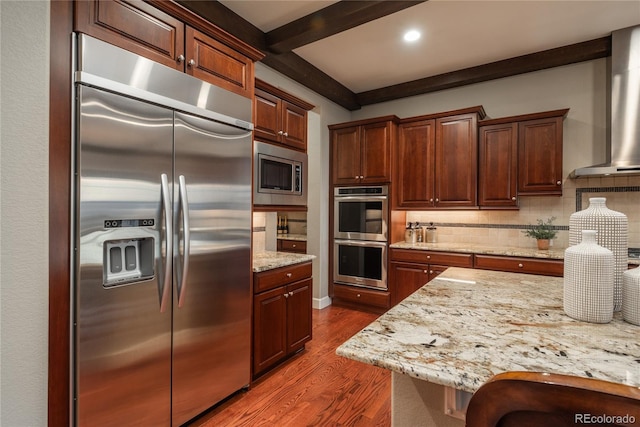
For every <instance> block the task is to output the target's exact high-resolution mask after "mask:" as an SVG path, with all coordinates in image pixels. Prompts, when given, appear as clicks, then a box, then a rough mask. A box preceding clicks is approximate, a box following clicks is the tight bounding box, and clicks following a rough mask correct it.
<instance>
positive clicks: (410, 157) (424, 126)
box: [393, 119, 436, 208]
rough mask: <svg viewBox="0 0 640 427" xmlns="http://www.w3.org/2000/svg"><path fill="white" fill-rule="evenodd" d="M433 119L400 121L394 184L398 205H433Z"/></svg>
mask: <svg viewBox="0 0 640 427" xmlns="http://www.w3.org/2000/svg"><path fill="white" fill-rule="evenodd" d="M435 140H436V135H435V120H433V119H432V120H419V121H416V122H409V123H402V124H400V126H399V127H398V152H397V162H398V165H397V166H396V174H395V179H394V182H393V187H394V188H396V191H395V193H396V195H397V203H396V205H397V207H401V208H423V207H431V206H434V200H435V195H434V190H435V188H434V185H433V184H434V181H435V162H434V156H435Z"/></svg>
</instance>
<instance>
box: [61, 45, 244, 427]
mask: <svg viewBox="0 0 640 427" xmlns="http://www.w3.org/2000/svg"><path fill="white" fill-rule="evenodd" d="M74 44H75V47H74V49H75V51H76V53H77V54H76V59H75V64H74V68H75V70H76V71H75V72H74V76H73V78H74V82H75V84H74V88H75V89H74V90H75V98H76V103H75V112H74V117H75V123H74V128H75V137H74V151H73V153H74V154H73V155H74V158H73V159H72V160H73V164H74V165H75V166H74V177H73V180H72V181H73V191H74V197H73V199H74V206H72V209H73V212H74V215H75V217H74V225H75V226H74V233H73V236H72V239H73V242H74V245H73V246H74V265H73V273H74V274H73V309H74V313H73V319H74V324H73V343H72V352H73V355H74V357H73V363H74V367H73V370H72V371H73V372H74V378H73V382H72V384H73V387H74V391H73V396H74V402H72V405H73V407H74V424H75V425H79V426H124V425H140V426H163V425H166V426H169V425H174V426H175V425H181V424H183V423H185V422H186V421H188V420H190V419H192V418H193V417H195V416H197V415H198V414H200V413H201V412H202V411H204V410H206V409H207V408H209V407H211V406H212V405H215V404H216V403H217V402H219V401H220V400H221V399H224V398H225V397H227V396H229V395H230V394H232V393H234V392H235V391H237V390H239V389H242V388H243V387H245V386H247V385H248V384H249V381H250V342H251V340H250V328H251V305H250V304H251V297H250V274H251V265H250V253H251V244H250V241H251V240H250V238H251V170H252V168H251V158H252V139H251V129H252V125H251V123H250V122H251V100H250V99H248V98H245V97H242V96H239V95H236V94H234V93H231V92H229V91H226V90H223V89H220V88H218V87H215V86H212V85H209V84H207V83H204V82H202V81H200V80H197V79H195V78H192V77H190V76H188V75H186V74H184V73H180V72H178V71H175V70H173V69H170V68H168V67H165V66H163V65H160V64H156V63H154V62H152V61H149V60H147V59H145V58H142V57H139V56H137V55H134V54H131V53H129V52H126V51H124V50H121V49H119V48H116V47H114V46H111V45H108V44H106V43H103V42H101V41H98V40H96V39H93V38H91V37H87V36H86V35H78V36H77V37H76V38H75V39H74Z"/></svg>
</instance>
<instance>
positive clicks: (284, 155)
mask: <svg viewBox="0 0 640 427" xmlns="http://www.w3.org/2000/svg"><path fill="white" fill-rule="evenodd" d="M253 150H254V153H253V154H254V156H253V168H254V170H253V180H254V183H253V184H254V185H253V204H254V205H276V206H306V204H307V154H306V153H303V152H300V151H295V150H291V149H288V148H284V147H280V146H277V145H273V144H268V143H265V142H260V141H255V142H254V144H253Z"/></svg>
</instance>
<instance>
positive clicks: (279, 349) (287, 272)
mask: <svg viewBox="0 0 640 427" xmlns="http://www.w3.org/2000/svg"><path fill="white" fill-rule="evenodd" d="M312 293H313V282H312V279H311V262H306V263H302V264H296V265H293V266H290V267H282V268H278V269H274V270H269V271H264V272H260V273H254V298H253V376H254V377H256V376H258V375H259V374H261V373H263V372H264V371H266V370H267V369H269V368H271V367H273V366H275V365H276V364H277V363H279V362H281V361H282V360H284V359H285V358H287V357H288V356H290V355H292V354H294V353H295V352H297V351H299V350H301V349H303V348H304V345H305V344H306V343H307V342H308V341H310V340H311V337H312V327H311V325H312V323H311V310H312V308H311V299H312Z"/></svg>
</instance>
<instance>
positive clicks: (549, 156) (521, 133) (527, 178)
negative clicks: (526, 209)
mask: <svg viewBox="0 0 640 427" xmlns="http://www.w3.org/2000/svg"><path fill="white" fill-rule="evenodd" d="M562 121H563V117H550V118H545V119H537V120H528V121H526V122H520V123H518V193H519V194H528V195H553V194H555V195H559V196H561V195H562Z"/></svg>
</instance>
